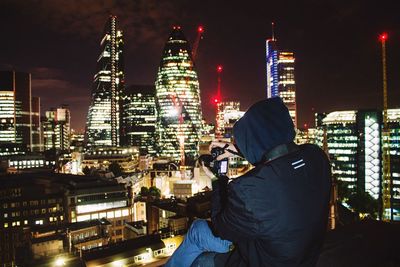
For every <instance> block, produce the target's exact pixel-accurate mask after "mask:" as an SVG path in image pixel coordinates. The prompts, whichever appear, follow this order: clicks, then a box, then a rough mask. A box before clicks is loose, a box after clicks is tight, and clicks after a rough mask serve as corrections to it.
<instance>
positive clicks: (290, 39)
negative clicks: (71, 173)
mask: <svg viewBox="0 0 400 267" xmlns="http://www.w3.org/2000/svg"><path fill="white" fill-rule="evenodd" d="M57 3H58V4H56V3H53V2H51V1H44V0H42V1H38V2H33V1H3V2H2V3H1V4H0V5H1V9H0V10H1V11H3V12H1V11H0V12H1V13H2V14H1V15H2V16H1V20H2V23H1V26H0V31H1V32H2V33H3V35H4V36H8V39H7V41H6V42H2V44H0V46H1V47H0V48H1V49H0V51H1V52H0V58H1V62H0V68H1V69H2V70H11V69H15V70H16V71H26V72H30V73H32V90H33V95H35V96H39V97H41V98H42V101H41V102H42V112H43V111H44V110H46V109H48V108H49V107H52V106H57V105H61V104H69V105H70V106H71V123H72V127H73V128H77V129H78V130H82V129H83V127H84V122H85V118H86V115H87V107H88V105H89V100H90V88H91V83H92V81H93V71H94V69H95V64H94V63H95V60H96V59H97V56H98V53H99V48H98V40H99V38H101V32H102V28H103V26H104V22H105V21H106V19H107V18H108V16H109V14H111V13H112V14H116V15H117V16H118V19H120V20H121V29H122V30H123V31H124V33H125V32H126V33H127V39H126V40H124V41H125V45H126V47H125V51H126V57H125V61H126V84H127V85H130V84H149V85H152V84H154V81H155V77H156V74H157V67H158V63H159V59H160V56H161V51H162V47H163V44H164V43H165V40H166V39H167V37H168V32H169V31H170V30H171V27H172V26H173V25H177V24H179V25H181V26H182V28H183V31H184V32H185V34H186V35H187V36H188V39H189V40H190V42H191V43H193V40H194V39H195V34H196V27H197V25H199V24H202V25H204V27H205V33H204V38H203V40H201V42H200V46H199V57H198V61H197V62H198V63H197V66H196V68H197V69H198V73H199V81H200V91H201V98H202V104H203V110H204V113H205V116H206V118H207V119H208V120H209V121H213V120H212V117H213V116H215V114H214V113H215V109H214V106H213V105H212V103H211V101H209V99H211V97H212V96H213V95H214V94H215V91H216V87H217V74H216V72H215V67H216V66H217V65H218V64H222V65H223V66H224V73H223V75H222V94H223V96H225V98H226V100H230V99H232V100H240V101H241V105H242V107H243V109H246V108H247V107H248V106H249V105H250V104H251V103H253V102H255V101H257V100H259V99H262V98H263V97H264V92H265V91H264V88H265V85H266V80H265V75H264V73H265V56H264V55H265V46H264V44H265V40H266V39H267V38H270V37H271V29H270V23H271V21H274V22H275V24H276V29H275V36H276V38H277V39H279V43H280V48H282V49H285V50H286V49H288V50H292V51H294V52H295V55H296V85H297V102H298V118H299V123H298V125H299V126H301V125H303V124H304V123H308V124H312V123H313V121H314V118H313V113H314V112H329V111H332V110H346V109H355V108H376V107H381V105H382V104H381V103H382V101H381V99H382V97H381V91H382V90H381V65H380V44H379V40H378V35H379V33H381V32H383V31H387V32H388V35H389V38H388V42H387V52H388V72H389V73H388V81H389V86H388V87H389V96H390V99H389V107H390V108H394V107H397V106H399V102H400V101H399V99H400V92H399V91H398V90H397V88H398V87H399V78H398V77H397V76H396V73H398V72H399V69H400V64H397V63H396V62H399V60H398V59H399V56H400V54H399V52H398V51H396V47H398V44H399V41H400V38H399V36H400V34H399V30H398V28H399V27H398V26H399V22H398V20H397V19H396V18H397V16H396V14H395V13H396V12H395V8H391V7H394V2H393V3H392V2H391V1H385V2H384V3H382V4H380V5H379V6H373V5H369V4H367V3H363V2H362V1H352V2H351V3H346V4H343V5H340V4H337V3H334V2H328V3H321V4H320V3H317V2H313V1H301V2H300V1H299V2H296V3H292V4H288V3H286V2H285V3H280V4H278V3H270V4H268V3H261V2H260V3H257V2H256V3H253V5H251V7H250V6H241V5H237V4H234V3H232V4H230V5H229V6H226V4H223V3H220V2H215V3H214V2H208V1H205V2H204V1H202V2H196V1H193V2H191V3H190V4H189V3H185V2H184V1H169V2H168V3H156V2H153V1H146V2H145V3H144V2H143V3H142V2H128V1H121V2H118V3H116V2H113V1H93V2H85V4H82V3H80V2H78V1H71V2H70V1H65V2H62V5H60V2H57ZM209 7H212V8H209ZM3 13H4V14H3ZM11 18H12V19H11ZM15 21H18V23H14V22H15ZM44 22H46V23H44ZM13 23H14V24H13ZM77 66H79V67H77ZM321 88H322V89H321ZM54 92H56V94H55V93H54ZM248 92H251V93H250V94H249V93H248ZM316 99H318V101H316ZM60 101H61V102H60ZM313 108H314V110H312V109H313Z"/></svg>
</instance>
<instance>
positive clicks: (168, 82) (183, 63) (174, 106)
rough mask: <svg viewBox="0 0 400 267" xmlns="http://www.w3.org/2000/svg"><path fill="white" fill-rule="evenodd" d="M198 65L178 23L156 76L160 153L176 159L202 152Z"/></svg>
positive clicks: (181, 159) (157, 128)
mask: <svg viewBox="0 0 400 267" xmlns="http://www.w3.org/2000/svg"><path fill="white" fill-rule="evenodd" d="M194 67H195V66H194V62H193V60H192V56H191V49H190V46H189V43H188V41H187V40H186V38H185V36H184V34H183V32H182V30H181V27H179V26H175V27H174V28H173V30H172V32H171V34H170V36H169V37H168V41H167V43H166V45H165V47H164V51H163V54H162V58H161V63H160V67H159V69H158V73H157V78H156V106H157V127H156V132H157V138H158V140H157V145H158V148H157V149H158V154H159V155H160V156H164V157H171V158H173V159H174V160H175V161H181V162H182V161H185V158H186V162H188V160H190V159H194V158H196V157H197V155H198V144H199V140H200V134H201V127H202V124H201V118H202V112H201V101H200V88H199V81H198V79H197V73H196V70H195V68H194ZM183 152H184V153H183ZM183 156H184V157H183Z"/></svg>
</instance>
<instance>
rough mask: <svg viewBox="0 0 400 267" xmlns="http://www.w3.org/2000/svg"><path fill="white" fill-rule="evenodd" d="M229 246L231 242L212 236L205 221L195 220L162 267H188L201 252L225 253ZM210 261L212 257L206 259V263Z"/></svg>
mask: <svg viewBox="0 0 400 267" xmlns="http://www.w3.org/2000/svg"><path fill="white" fill-rule="evenodd" d="M231 244H232V242H230V241H228V240H223V239H221V238H219V237H216V236H214V235H213V233H212V232H211V229H210V227H209V226H208V223H207V221H206V220H195V221H194V222H193V223H192V225H191V226H190V228H189V231H188V232H187V234H186V236H185V239H184V240H183V242H182V244H181V245H180V246H179V247H178V249H177V250H175V252H174V254H172V256H171V257H170V258H169V260H168V262H167V263H166V264H165V265H164V267H190V266H191V265H192V263H193V262H194V260H195V259H196V258H197V257H198V256H199V255H200V254H202V253H203V252H217V253H226V252H228V251H229V247H230V245H231ZM210 255H211V253H210ZM211 259H212V260H213V257H207V261H210V260H211ZM204 260H206V259H204ZM204 266H209V265H204ZM211 266H212V265H211Z"/></svg>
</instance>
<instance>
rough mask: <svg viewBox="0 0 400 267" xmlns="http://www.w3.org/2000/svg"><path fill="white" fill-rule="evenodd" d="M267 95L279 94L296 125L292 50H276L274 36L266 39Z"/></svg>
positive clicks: (269, 96)
mask: <svg viewBox="0 0 400 267" xmlns="http://www.w3.org/2000/svg"><path fill="white" fill-rule="evenodd" d="M266 59H267V97H268V98H271V97H276V96H280V97H281V98H282V100H283V103H285V104H286V106H287V108H288V109H289V113H290V116H291V117H292V119H293V123H294V126H295V127H297V109H296V82H295V78H294V62H295V57H294V54H293V52H289V51H280V50H278V45H277V40H276V39H275V37H272V38H271V39H268V40H267V41H266Z"/></svg>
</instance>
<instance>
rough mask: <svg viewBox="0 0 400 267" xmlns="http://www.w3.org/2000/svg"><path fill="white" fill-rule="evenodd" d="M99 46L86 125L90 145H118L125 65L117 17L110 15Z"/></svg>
mask: <svg viewBox="0 0 400 267" xmlns="http://www.w3.org/2000/svg"><path fill="white" fill-rule="evenodd" d="M100 47H101V51H100V56H99V58H98V59H97V73H96V74H95V75H94V81H93V88H92V100H91V104H90V107H89V112H88V117H87V124H86V138H87V145H88V146H118V145H119V136H120V132H119V129H120V127H119V126H120V121H119V120H120V116H119V112H120V96H121V93H122V90H123V88H124V67H123V58H122V56H123V52H122V48H123V40H122V31H120V30H118V28H117V17H116V16H110V18H109V20H108V22H107V24H106V26H105V29H104V36H103V38H102V39H101V42H100Z"/></svg>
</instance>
